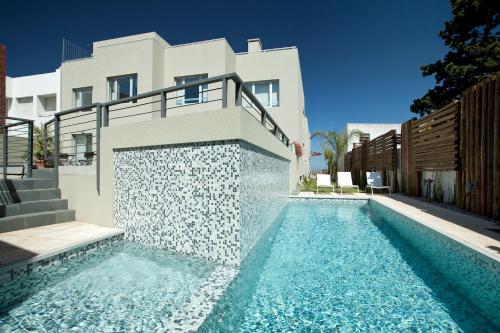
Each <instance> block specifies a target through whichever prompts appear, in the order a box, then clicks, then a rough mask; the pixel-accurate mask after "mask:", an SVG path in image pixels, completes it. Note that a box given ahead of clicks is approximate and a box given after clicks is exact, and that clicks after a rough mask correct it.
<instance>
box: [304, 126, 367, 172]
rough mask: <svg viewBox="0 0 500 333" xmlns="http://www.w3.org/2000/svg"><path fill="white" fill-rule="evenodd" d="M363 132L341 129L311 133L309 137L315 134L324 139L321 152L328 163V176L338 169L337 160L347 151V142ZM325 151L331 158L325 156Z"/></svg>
mask: <svg viewBox="0 0 500 333" xmlns="http://www.w3.org/2000/svg"><path fill="white" fill-rule="evenodd" d="M362 134H363V132H361V131H358V130H352V131H350V132H349V133H347V132H346V131H343V132H341V133H339V132H336V131H328V132H314V133H312V134H311V139H312V138H314V137H316V136H321V137H322V138H323V139H324V142H323V152H324V156H325V160H326V161H327V164H328V170H329V172H330V176H333V175H335V174H336V173H337V171H338V166H339V160H340V158H341V157H342V156H343V155H344V154H345V153H346V152H347V148H348V146H349V143H350V142H352V140H353V139H354V138H355V137H360V136H361V135H362ZM327 152H328V154H329V156H330V155H331V158H327Z"/></svg>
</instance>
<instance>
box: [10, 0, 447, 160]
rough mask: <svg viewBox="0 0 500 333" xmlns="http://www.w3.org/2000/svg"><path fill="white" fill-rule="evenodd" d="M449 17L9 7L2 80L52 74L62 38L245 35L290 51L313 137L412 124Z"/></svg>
mask: <svg viewBox="0 0 500 333" xmlns="http://www.w3.org/2000/svg"><path fill="white" fill-rule="evenodd" d="M450 16H451V13H450V5H449V2H448V0H403V1H401V0H391V1H389V0H386V1H384V0H380V1H364V0H349V1H346V0H343V1H336V0H333V1H269V0H267V1H240V2H238V1H225V2H222V1H221V2H217V1H206V0H204V1H193V0H191V1H188V2H185V1H159V0H158V1H151V0H145V1H127V0H121V1H93V0H86V1H64V2H63V1H61V2H59V1H33V2H30V1H8V2H5V3H3V4H2V10H1V11H0V22H1V23H0V43H2V44H5V45H6V46H7V52H8V53H7V57H8V58H7V73H8V75H9V76H21V75H29V74H36V73H43V72H47V71H53V70H54V69H56V68H57V67H59V65H60V61H61V45H62V43H61V40H62V38H63V37H64V38H67V39H70V40H72V41H75V42H77V43H79V44H81V45H85V44H90V43H92V42H93V41H96V40H103V39H108V38H113V37H120V36H126V35H131V34H137V33H143V32H149V31H156V32H157V33H159V34H160V35H161V36H162V37H163V38H164V39H165V40H167V41H168V42H169V43H171V44H180V43H186V42H193V41H200V40H206V39H212V38H218V37H225V38H226V39H227V40H228V41H229V43H230V44H231V46H232V47H233V49H234V50H235V51H244V50H246V40H247V38H249V37H260V38H261V39H262V42H263V44H264V47H265V48H274V47H282V46H291V45H296V46H297V47H298V48H299V52H300V58H301V65H302V77H303V83H304V90H305V97H306V114H307V116H308V118H309V127H310V130H311V132H312V131H315V130H341V129H342V128H343V127H344V126H345V124H346V123H347V122H402V121H405V120H407V119H409V118H410V117H412V116H413V115H412V114H411V113H410V112H409V106H410V103H411V101H412V100H413V99H414V98H416V97H420V96H421V95H423V94H424V93H425V92H426V90H427V89H428V88H430V87H432V86H433V84H434V80H433V79H432V78H422V76H421V75H420V70H419V67H420V65H423V64H427V63H429V62H432V61H435V60H437V59H439V58H441V57H442V56H443V55H444V53H445V52H446V48H445V47H444V45H443V42H442V40H441V39H440V38H439V37H438V31H439V30H440V29H441V28H442V27H443V22H444V21H445V20H446V19H449V18H450ZM313 150H320V140H319V139H317V140H314V141H313ZM311 165H312V167H313V168H321V167H323V166H324V162H323V159H322V157H316V158H313V159H312V160H311Z"/></svg>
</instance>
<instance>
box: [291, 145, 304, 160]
mask: <svg viewBox="0 0 500 333" xmlns="http://www.w3.org/2000/svg"><path fill="white" fill-rule="evenodd" d="M293 145H294V146H295V156H297V157H301V156H302V155H303V152H302V145H301V144H300V143H298V142H294V143H293Z"/></svg>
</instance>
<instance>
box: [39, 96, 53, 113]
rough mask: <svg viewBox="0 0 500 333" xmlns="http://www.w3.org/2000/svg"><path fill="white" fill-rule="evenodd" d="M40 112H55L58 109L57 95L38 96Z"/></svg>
mask: <svg viewBox="0 0 500 333" xmlns="http://www.w3.org/2000/svg"><path fill="white" fill-rule="evenodd" d="M38 100H39V103H38V111H39V112H55V111H56V108H57V100H56V95H45V96H38Z"/></svg>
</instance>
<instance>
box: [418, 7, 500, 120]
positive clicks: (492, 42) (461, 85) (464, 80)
mask: <svg viewBox="0 0 500 333" xmlns="http://www.w3.org/2000/svg"><path fill="white" fill-rule="evenodd" d="M451 7H452V14H453V18H452V19H451V20H449V21H446V22H445V27H444V29H443V30H441V31H440V32H439V36H440V37H441V38H442V39H443V40H444V43H445V45H447V46H448V47H449V48H450V51H449V52H448V53H447V54H446V55H445V56H444V58H443V59H442V60H438V61H436V62H435V63H432V64H429V65H425V66H422V67H421V71H422V74H423V76H431V75H433V76H434V77H435V79H436V86H435V87H434V88H432V89H430V90H428V91H427V93H426V94H425V95H424V96H423V97H421V98H418V99H416V100H414V101H413V104H412V105H411V111H412V112H415V113H419V114H420V115H424V114H426V113H430V112H432V111H434V110H437V109H439V108H442V107H444V106H446V105H447V104H449V103H450V102H452V101H453V100H454V99H459V98H460V97H461V94H462V92H463V91H464V90H465V89H466V88H468V87H470V86H472V85H474V84H476V83H477V82H479V81H480V80H481V79H483V78H484V77H486V76H488V74H491V73H494V72H496V71H499V70H500V38H499V37H500V31H499V25H500V1H498V0H451Z"/></svg>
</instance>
